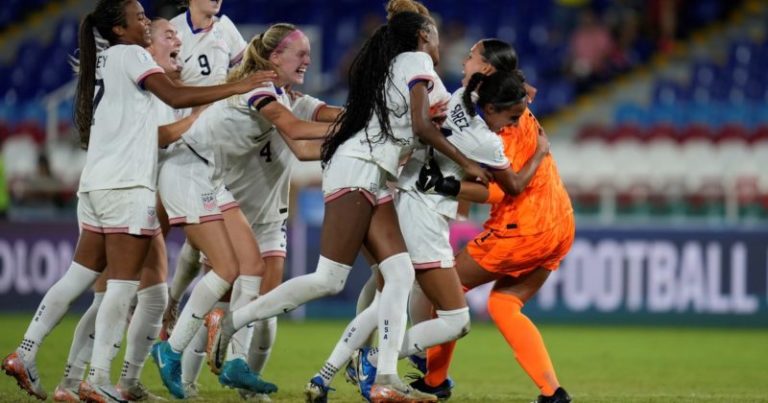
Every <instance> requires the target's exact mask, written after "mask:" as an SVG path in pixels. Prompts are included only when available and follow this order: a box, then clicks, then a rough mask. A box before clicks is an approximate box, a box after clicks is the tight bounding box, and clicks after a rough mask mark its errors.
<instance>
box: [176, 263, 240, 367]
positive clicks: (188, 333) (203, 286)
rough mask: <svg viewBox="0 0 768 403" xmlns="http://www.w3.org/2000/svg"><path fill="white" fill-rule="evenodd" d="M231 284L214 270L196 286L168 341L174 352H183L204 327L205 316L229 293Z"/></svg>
mask: <svg viewBox="0 0 768 403" xmlns="http://www.w3.org/2000/svg"><path fill="white" fill-rule="evenodd" d="M229 288H230V284H229V283H228V282H227V281H226V280H224V279H223V278H221V277H219V275H218V274H216V272H214V271H213V270H211V271H209V272H208V273H207V274H206V275H205V276H203V278H202V279H201V280H200V282H198V283H197V285H195V288H194V289H193V290H192V295H190V296H189V300H187V304H186V305H185V306H184V309H183V310H182V311H181V314H180V315H179V321H178V323H176V327H174V329H173V333H172V334H171V337H170V338H169V339H168V343H170V345H171V348H172V349H173V350H174V351H177V352H182V351H184V348H186V347H187V345H188V344H189V342H190V341H191V340H192V338H193V337H194V336H195V333H197V330H198V329H199V328H200V326H202V324H203V319H204V318H205V315H206V314H207V313H208V312H210V310H211V308H213V306H214V305H215V304H216V301H218V300H219V299H220V298H221V297H222V296H223V295H224V294H226V293H227V291H229Z"/></svg>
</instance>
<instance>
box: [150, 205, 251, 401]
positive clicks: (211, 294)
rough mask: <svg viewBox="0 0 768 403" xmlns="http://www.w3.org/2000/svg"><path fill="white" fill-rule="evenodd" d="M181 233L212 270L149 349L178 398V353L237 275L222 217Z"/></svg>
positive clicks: (181, 394)
mask: <svg viewBox="0 0 768 403" xmlns="http://www.w3.org/2000/svg"><path fill="white" fill-rule="evenodd" d="M184 232H185V233H186V235H187V239H189V240H190V242H191V243H192V245H193V246H195V247H198V248H199V249H200V250H201V251H202V252H203V253H205V256H206V257H207V259H208V261H209V262H210V263H211V266H212V267H213V270H211V271H209V272H208V273H206V274H205V275H204V276H203V278H202V279H201V280H200V281H199V282H198V283H197V285H195V288H194V289H193V290H192V294H191V295H190V297H189V299H188V300H187V303H186V305H185V306H184V309H183V310H182V312H181V314H180V315H179V321H178V323H177V325H176V327H175V329H174V331H173V333H172V334H171V337H170V338H169V339H168V341H167V342H163V343H158V344H156V345H155V347H153V349H152V355H153V358H154V359H155V361H156V362H157V364H158V367H159V369H160V374H161V378H162V379H163V383H164V384H165V386H166V387H167V388H168V389H169V391H170V392H171V393H172V394H173V395H174V396H176V397H179V398H184V397H185V395H184V390H183V386H182V382H181V352H182V351H184V349H185V348H186V347H187V346H188V345H189V344H190V342H191V341H192V339H193V338H194V336H195V334H196V333H197V332H198V330H199V329H200V328H201V326H202V325H203V319H204V318H205V315H206V314H207V313H208V312H209V311H210V310H211V309H212V308H213V306H214V305H215V304H216V302H217V301H219V299H220V298H221V297H222V296H224V294H226V293H227V291H229V289H230V288H231V284H232V283H233V282H234V279H235V278H236V277H237V274H238V264H237V258H236V257H235V252H234V249H233V247H232V244H231V242H230V240H229V235H228V234H227V231H226V228H225V227H224V222H223V221H222V220H213V221H207V222H203V223H200V224H191V225H185V226H184Z"/></svg>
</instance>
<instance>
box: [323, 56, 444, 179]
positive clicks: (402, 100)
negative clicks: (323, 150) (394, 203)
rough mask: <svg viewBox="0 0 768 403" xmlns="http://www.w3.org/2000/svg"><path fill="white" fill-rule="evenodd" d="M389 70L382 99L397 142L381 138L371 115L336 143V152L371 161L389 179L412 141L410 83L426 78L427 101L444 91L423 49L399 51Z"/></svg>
mask: <svg viewBox="0 0 768 403" xmlns="http://www.w3.org/2000/svg"><path fill="white" fill-rule="evenodd" d="M390 71H391V75H392V80H389V81H388V82H387V84H386V87H385V91H386V101H387V106H388V108H389V110H390V111H391V112H390V113H389V123H390V126H391V128H392V134H393V135H394V136H395V137H396V138H397V139H399V142H398V143H395V142H394V141H392V140H386V141H383V139H381V137H380V134H381V128H380V127H379V120H378V119H377V118H376V116H375V115H374V116H373V118H372V119H371V120H370V121H369V122H368V127H367V129H366V130H363V131H361V132H359V133H357V134H355V135H354V136H353V137H352V138H350V139H349V140H347V141H346V142H345V143H344V144H342V145H341V146H339V148H338V150H337V151H336V153H337V154H339V155H347V156H350V157H355V158H360V159H364V160H366V161H372V162H374V163H376V164H377V165H379V166H380V167H381V168H382V169H384V170H385V171H387V172H388V174H389V175H390V177H391V179H392V180H396V179H397V171H398V166H399V163H400V161H401V160H402V159H403V158H404V157H405V156H406V155H407V154H408V153H409V152H411V151H412V150H413V148H414V146H415V145H416V144H415V140H414V135H413V128H412V126H413V125H412V122H411V96H410V89H411V87H412V86H413V85H414V84H416V83H417V82H419V81H427V82H428V87H429V88H430V90H431V91H430V94H429V100H430V105H434V104H436V103H438V102H440V101H444V100H445V98H446V97H447V95H448V94H447V92H445V90H444V89H445V87H444V86H443V84H442V82H441V81H440V78H439V77H438V76H437V73H435V69H434V63H433V62H432V58H431V57H430V56H429V55H428V54H426V53H424V52H405V53H401V54H399V55H398V56H397V57H395V59H394V60H393V61H392V65H391V67H390ZM435 89H437V91H435ZM441 89H442V90H441ZM366 131H367V136H366ZM368 139H370V142H369V141H368Z"/></svg>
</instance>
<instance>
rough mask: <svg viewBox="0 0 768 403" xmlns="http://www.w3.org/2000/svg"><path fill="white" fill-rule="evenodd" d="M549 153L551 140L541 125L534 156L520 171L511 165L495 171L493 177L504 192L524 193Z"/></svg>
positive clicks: (512, 193)
mask: <svg viewBox="0 0 768 403" xmlns="http://www.w3.org/2000/svg"><path fill="white" fill-rule="evenodd" d="M548 154H549V140H548V139H547V135H546V133H544V129H542V128H541V127H539V136H538V144H537V146H536V152H535V153H534V154H533V156H532V157H531V158H530V159H529V160H528V161H527V162H526V163H525V165H523V168H522V169H520V172H515V171H514V170H513V169H512V168H511V167H510V168H507V169H505V170H503V171H494V172H493V179H494V181H495V182H496V183H498V185H499V187H500V188H501V189H502V190H503V191H504V193H506V194H508V195H510V196H517V195H519V194H520V193H523V190H525V188H526V187H528V184H529V183H531V179H533V176H534V175H535V174H536V170H537V169H539V165H541V162H542V161H544V157H546V156H547V155H548Z"/></svg>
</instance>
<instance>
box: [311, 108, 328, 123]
mask: <svg viewBox="0 0 768 403" xmlns="http://www.w3.org/2000/svg"><path fill="white" fill-rule="evenodd" d="M325 105H326V104H325V103H322V104H319V105H317V107H315V111H314V112H312V120H313V121H315V122H317V115H319V114H320V109H323V107H324V106H325Z"/></svg>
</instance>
